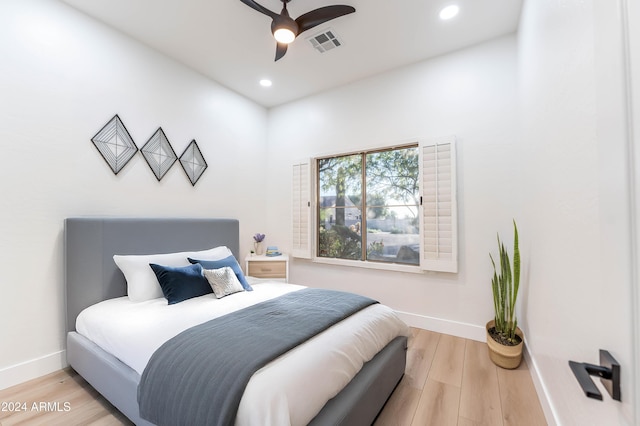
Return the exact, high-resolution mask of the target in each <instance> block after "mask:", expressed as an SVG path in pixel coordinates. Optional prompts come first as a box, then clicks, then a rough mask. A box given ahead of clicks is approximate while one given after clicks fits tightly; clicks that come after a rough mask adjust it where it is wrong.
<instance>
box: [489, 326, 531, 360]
mask: <svg viewBox="0 0 640 426" xmlns="http://www.w3.org/2000/svg"><path fill="white" fill-rule="evenodd" d="M493 327H495V321H494V320H491V321H489V322H488V323H487V346H488V348H489V358H491V361H493V363H494V364H495V365H497V366H498V367H502V368H506V369H509V370H512V369H514V368H518V366H519V365H520V361H522V348H523V346H524V335H523V334H522V330H520V327H516V334H517V335H518V336H520V339H521V342H520V343H519V344H517V345H516V346H506V345H502V344H500V343H498V342H496V341H495V340H493V337H491V335H490V334H489V329H490V328H493Z"/></svg>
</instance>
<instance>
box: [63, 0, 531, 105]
mask: <svg viewBox="0 0 640 426" xmlns="http://www.w3.org/2000/svg"><path fill="white" fill-rule="evenodd" d="M62 1H64V2H65V3H67V4H69V5H71V6H73V7H75V8H76V9H78V10H80V11H82V12H85V13H87V14H88V15H90V16H93V17H94V18H96V19H98V20H100V21H102V22H104V23H106V24H108V25H110V26H112V27H114V28H116V29H118V30H120V31H122V32H123V33H125V34H127V35H129V36H131V37H133V38H134V39H137V40H139V41H141V42H142V43H144V44H146V45H148V46H151V47H152V48H154V49H156V50H158V51H160V52H162V53H164V54H165V55H167V56H169V57H171V58H174V59H175V60H177V61H179V62H181V63H183V64H185V65H187V66H188V67H190V68H192V69H194V70H197V71H198V72H200V73H201V74H203V75H205V76H208V77H210V78H211V79H213V80H215V81H217V82H218V83H221V84H222V85H224V86H226V87H228V88H230V89H232V90H234V91H235V92H237V93H240V94H242V95H244V96H246V97H247V98H250V99H252V100H254V101H255V102H257V103H259V104H261V105H264V106H266V107H271V106H276V105H279V104H282V103H285V102H288V101H291V100H294V99H298V98H301V97H304V96H307V95H310V94H313V93H317V92H321V91H323V90H327V89H330V88H333V87H337V86H341V85H344V84H347V83H350V82H353V81H356V80H359V79H362V78H365V77H368V76H372V75H375V74H378V73H381V72H384V71H387V70H390V69H393V68H397V67H401V66H403V65H407V64H411V63H414V62H418V61H421V60H424V59H427V58H430V57H433V56H437V55H441V54H443V53H446V52H450V51H453V50H457V49H460V48H463V47H467V46H471V45H474V44H477V43H480V42H483V41H486V40H489V39H492V38H495V37H499V36H502V35H505V34H509V33H512V32H514V31H516V30H517V27H518V19H519V16H520V9H521V7H522V2H523V0H384V1H383V0H375V1H374V0H370V1H367V0H292V1H291V2H290V3H289V4H288V7H287V8H288V10H289V13H290V15H291V16H292V17H293V18H296V17H298V16H300V15H302V14H303V13H306V12H308V11H310V10H313V9H316V8H318V7H322V6H327V5H331V4H346V5H350V6H353V7H355V9H356V13H353V14H350V15H346V16H343V17H340V18H338V19H335V20H333V21H330V22H327V23H325V24H324V25H320V26H318V27H316V28H313V29H311V30H309V31H307V32H305V33H302V34H301V35H300V36H299V37H298V38H297V39H296V40H295V41H294V42H293V43H292V44H291V45H289V50H288V51H287V54H286V55H285V56H284V58H282V59H281V60H279V61H278V62H274V56H275V40H274V39H273V37H272V36H271V30H270V25H271V19H270V18H268V17H267V16H265V15H263V14H261V13H258V12H256V11H255V10H253V9H251V8H249V7H248V6H246V5H244V4H243V3H241V2H240V0H62ZM257 2H258V3H260V4H261V5H263V6H264V7H266V8H268V9H270V10H272V11H274V12H276V13H279V12H280V10H281V9H282V3H281V2H280V0H257ZM452 3H455V4H457V5H459V6H460V13H459V15H458V16H457V17H455V18H454V19H452V20H450V21H441V20H440V19H439V18H438V13H439V11H440V9H442V7H444V6H446V5H449V4H452ZM327 28H331V29H332V30H333V31H334V32H335V33H336V35H337V36H338V37H339V38H340V40H341V41H342V43H343V45H342V46H341V47H339V48H336V49H333V50H330V51H328V52H326V53H319V52H317V51H316V50H315V49H313V48H312V47H311V44H310V43H309V42H308V41H307V40H306V38H307V37H309V36H312V35H314V34H316V33H318V32H321V31H322V30H326V29H327ZM262 78H268V79H270V80H272V81H273V86H272V87H269V88H264V87H262V86H260V85H259V83H258V82H259V80H260V79H262Z"/></svg>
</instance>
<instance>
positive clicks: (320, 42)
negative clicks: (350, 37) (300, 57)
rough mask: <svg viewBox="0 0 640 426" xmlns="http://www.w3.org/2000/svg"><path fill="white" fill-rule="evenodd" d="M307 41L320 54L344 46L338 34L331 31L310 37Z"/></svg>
mask: <svg viewBox="0 0 640 426" xmlns="http://www.w3.org/2000/svg"><path fill="white" fill-rule="evenodd" d="M307 40H309V43H311V45H312V46H313V48H314V49H316V50H317V51H318V52H320V53H324V52H326V51H328V50H331V49H335V48H336V47H340V46H342V43H341V42H340V40H338V37H337V36H336V33H335V32H334V31H333V30H331V29H329V30H325V31H323V32H321V33H319V34H316V35H314V36H312V37H309V38H308V39H307Z"/></svg>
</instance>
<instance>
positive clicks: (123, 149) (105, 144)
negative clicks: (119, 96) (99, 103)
mask: <svg viewBox="0 0 640 426" xmlns="http://www.w3.org/2000/svg"><path fill="white" fill-rule="evenodd" d="M91 142H93V145H95V147H96V148H97V149H98V152H100V155H102V158H104V161H106V162H107V164H108V165H109V167H111V170H112V171H113V173H114V174H116V175H117V174H118V172H119V171H120V170H122V168H123V167H124V166H126V165H127V163H128V162H129V161H130V160H131V159H132V158H133V156H134V155H136V152H138V147H137V146H136V144H135V142H134V141H133V138H132V137H131V135H130V134H129V131H128V130H127V128H126V127H125V126H124V124H123V123H122V120H120V117H118V114H116V115H114V116H113V118H112V119H111V120H109V121H108V122H107V124H105V125H104V127H103V128H102V129H100V131H99V132H98V133H96V135H95V136H94V137H92V138H91Z"/></svg>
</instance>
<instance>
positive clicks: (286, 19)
mask: <svg viewBox="0 0 640 426" xmlns="http://www.w3.org/2000/svg"><path fill="white" fill-rule="evenodd" d="M282 28H286V29H288V30H291V32H292V33H293V35H295V36H297V35H298V30H299V28H298V23H297V22H296V21H294V20H293V19H291V17H290V16H289V13H288V11H287V9H286V8H285V9H283V10H282V14H281V15H279V16H276V17H274V18H273V21H272V22H271V33H272V34H273V33H275V32H276V30H279V29H282Z"/></svg>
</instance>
